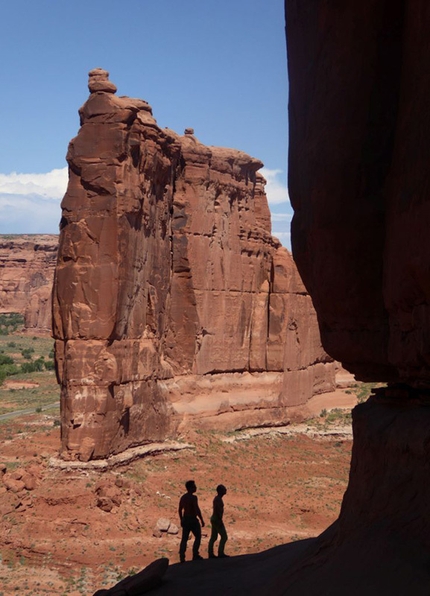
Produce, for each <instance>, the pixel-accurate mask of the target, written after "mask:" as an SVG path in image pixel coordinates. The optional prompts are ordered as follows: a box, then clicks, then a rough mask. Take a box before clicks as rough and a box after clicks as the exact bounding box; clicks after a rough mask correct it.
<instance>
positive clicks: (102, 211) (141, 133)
mask: <svg viewBox="0 0 430 596" xmlns="http://www.w3.org/2000/svg"><path fill="white" fill-rule="evenodd" d="M89 89H90V92H91V94H90V97H89V99H88V101H87V102H86V103H85V104H84V106H83V107H82V108H81V110H80V116H81V129H80V131H79V134H78V136H77V137H76V138H75V139H73V140H72V141H71V143H70V146H69V151H68V155H67V159H68V162H69V186H68V190H67V193H66V195H65V197H64V200H63V203H62V220H61V234H60V247H59V260H58V265H57V270H56V277H55V283H54V304H53V329H54V336H55V338H56V360H57V369H58V376H59V381H60V383H61V386H62V448H63V455H64V457H78V458H79V459H81V460H89V459H91V458H101V457H106V456H108V455H109V454H112V453H117V452H119V451H122V450H124V449H125V448H127V447H130V446H133V445H137V444H140V443H144V442H151V441H157V440H160V439H164V438H166V437H169V436H172V435H173V434H174V433H175V432H176V429H177V425H178V424H180V423H182V422H183V421H184V420H185V419H187V420H189V419H190V418H192V417H193V416H197V417H198V416H199V413H201V412H203V416H205V415H206V414H205V412H206V413H207V412H208V411H210V412H211V414H212V415H213V418H214V419H215V418H220V417H222V416H223V415H225V416H224V418H225V419H226V420H229V422H228V425H230V426H231V427H232V428H234V427H237V426H238V425H239V426H241V425H245V424H246V421H245V420H244V414H243V412H244V410H249V409H251V410H252V409H253V410H254V413H253V414H250V415H249V419H248V421H247V423H249V424H273V423H277V424H279V423H281V422H282V421H287V420H288V419H289V417H290V416H291V413H290V410H289V407H290V406H298V405H303V404H304V403H305V402H306V400H307V399H309V398H310V397H311V396H312V394H313V393H315V392H318V391H324V390H331V389H332V388H333V385H334V364H333V363H332V361H331V359H330V358H329V357H328V356H327V355H326V354H325V352H324V351H323V350H322V348H321V345H320V342H319V339H318V334H317V327H316V319H315V313H314V311H313V307H312V303H311V301H310V299H309V296H308V295H307V293H306V291H305V289H304V287H303V285H302V283H301V282H300V280H299V277H298V275H297V273H296V270H295V267H294V264H293V262H292V259H291V256H290V255H289V254H288V252H287V251H286V250H285V249H283V248H282V247H281V245H280V243H279V242H278V241H277V240H276V239H275V238H273V237H272V236H271V234H270V213H269V210H268V205H267V200H266V197H265V193H264V183H265V182H264V179H263V178H262V176H261V175H259V174H258V169H259V168H260V167H261V166H262V163H261V162H260V161H258V160H256V159H254V158H251V157H249V156H248V155H246V154H244V153H243V152H241V151H236V150H232V149H221V148H215V147H206V146H204V145H202V144H201V143H200V142H199V141H198V140H197V138H196V137H195V136H194V131H193V130H192V129H187V130H186V131H185V134H184V135H183V136H180V135H178V134H176V133H174V132H173V131H170V130H168V129H164V130H162V129H160V128H159V127H158V126H157V123H156V121H155V119H154V117H153V116H152V110H151V108H150V106H149V105H148V104H147V103H146V102H145V101H142V100H139V99H130V98H128V97H117V96H116V95H115V90H116V88H115V86H114V85H113V84H112V83H111V82H110V81H109V80H108V73H107V72H106V71H103V70H102V69H95V70H93V71H91V72H90V80H89ZM285 336H287V337H288V341H287V343H285ZM284 370H285V375H284ZM223 375H226V376H225V377H224V376H223ZM246 375H248V378H249V376H250V375H252V378H253V380H254V381H256V382H257V383H260V386H261V387H265V388H266V391H265V392H263V393H262V394H260V395H254V396H253V397H252V398H251V399H248V398H247V396H246V395H244V391H243V387H242V388H241V387H240V383H241V379H243V378H245V376H246ZM238 377H239V378H238ZM220 379H221V380H220ZM208 380H209V384H211V381H213V385H215V386H216V392H217V395H216V396H214V395H213V392H212V391H211V388H209V390H206V391H205V392H204V394H205V395H203V396H202V395H200V396H199V395H197V394H196V393H197V392H196V385H197V386H199V383H200V386H201V385H202V384H203V385H204V384H205V383H207V381H208ZM223 383H224V386H223ZM193 384H194V388H193V389H192V390H190V387H191V386H192V385H193ZM232 386H236V388H237V391H236V393H235V392H234V391H233V392H231V393H229V395H227V392H228V391H229V389H231V387H232ZM269 386H270V387H271V393H270V395H269V394H268V391H267V388H268V387H269ZM178 388H179V389H178ZM184 393H185V395H186V397H184ZM202 397H205V399H204V402H205V403H204V404H203V406H202V402H201V401H200V402H199V398H200V399H201V398H202ZM196 400H197V401H196ZM247 400H248V403H251V404H252V406H251V408H249V407H248V406H246V402H247ZM209 404H210V405H209ZM237 413H238V414H237Z"/></svg>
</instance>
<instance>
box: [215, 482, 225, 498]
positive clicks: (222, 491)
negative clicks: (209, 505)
mask: <svg viewBox="0 0 430 596" xmlns="http://www.w3.org/2000/svg"><path fill="white" fill-rule="evenodd" d="M216 492H217V493H218V494H219V496H220V497H223V496H224V495H225V494H226V493H227V489H226V487H225V486H224V484H218V486H217V487H216Z"/></svg>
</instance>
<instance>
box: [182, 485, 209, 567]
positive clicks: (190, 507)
mask: <svg viewBox="0 0 430 596" xmlns="http://www.w3.org/2000/svg"><path fill="white" fill-rule="evenodd" d="M185 488H186V489H187V492H186V493H185V494H184V495H182V497H181V498H180V500H179V508H178V513H179V519H180V520H181V527H182V540H181V544H180V546H179V560H180V561H181V563H184V561H185V551H186V550H187V541H188V538H189V535H190V532H192V533H193V534H194V544H193V561H198V560H199V559H203V557H201V556H200V555H199V548H200V542H201V539H202V528H203V527H204V525H205V522H204V521H203V517H202V513H201V511H200V507H199V502H198V499H197V496H196V495H195V494H194V493H195V492H196V490H197V486H196V483H195V482H194V480H188V482H186V483H185ZM199 520H200V522H201V524H202V525H201V527H200V523H199Z"/></svg>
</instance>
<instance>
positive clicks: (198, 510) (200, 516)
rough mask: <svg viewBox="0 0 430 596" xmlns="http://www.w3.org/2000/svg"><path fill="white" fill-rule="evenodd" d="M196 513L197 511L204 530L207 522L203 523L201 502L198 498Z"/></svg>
mask: <svg viewBox="0 0 430 596" xmlns="http://www.w3.org/2000/svg"><path fill="white" fill-rule="evenodd" d="M196 511H197V517H198V518H199V520H200V521H201V524H202V528H204V526H205V522H204V521H203V517H202V512H201V511H200V507H199V501H198V499H197V497H196Z"/></svg>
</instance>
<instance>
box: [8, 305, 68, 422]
mask: <svg viewBox="0 0 430 596" xmlns="http://www.w3.org/2000/svg"><path fill="white" fill-rule="evenodd" d="M2 316H3V317H4V315H2ZM3 320H5V319H3ZM8 320H12V321H13V320H15V321H16V319H15V318H13V317H10V318H9V319H8ZM11 328H13V326H12V327H11V325H8V329H11ZM54 368H55V365H54V351H53V341H52V339H51V338H49V337H39V336H37V337H36V336H29V335H26V334H23V333H13V334H12V333H7V334H4V333H3V334H0V415H3V414H8V413H9V412H12V411H15V410H19V409H26V408H31V407H34V408H35V409H36V408H43V407H44V406H47V405H49V404H52V403H54V402H58V399H59V389H58V385H57V382H56V379H55V373H54Z"/></svg>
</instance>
